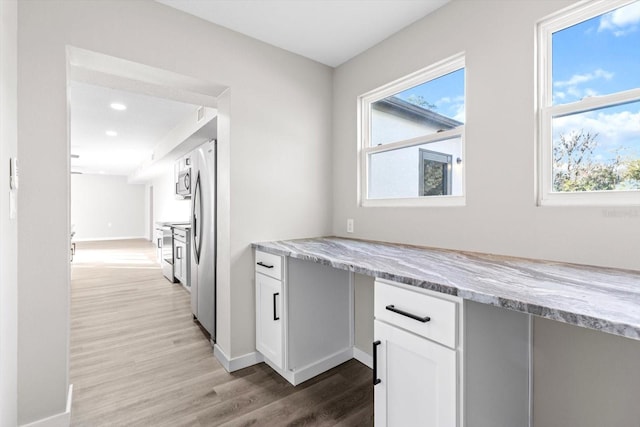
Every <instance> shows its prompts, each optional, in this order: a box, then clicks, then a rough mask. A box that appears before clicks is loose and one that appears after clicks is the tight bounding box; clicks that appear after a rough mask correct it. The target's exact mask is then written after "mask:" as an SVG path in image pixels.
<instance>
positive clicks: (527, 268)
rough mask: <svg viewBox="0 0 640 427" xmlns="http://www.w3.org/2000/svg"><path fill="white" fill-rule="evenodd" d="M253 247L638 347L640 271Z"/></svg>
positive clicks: (342, 248) (415, 251)
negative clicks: (621, 338) (632, 341)
mask: <svg viewBox="0 0 640 427" xmlns="http://www.w3.org/2000/svg"><path fill="white" fill-rule="evenodd" d="M252 246H253V247H254V248H256V249H259V250H261V251H264V252H269V253H272V254H276V255H284V256H289V257H291V258H297V259H301V260H306V261H312V262H316V263H320V264H324V265H330V266H332V267H335V268H339V269H343V270H349V271H353V272H356V273H361V274H366V275H369V276H375V277H380V278H384V279H389V280H394V281H396V282H401V283H405V284H408V285H412V286H418V287H421V288H425V289H430V290H433V291H436V292H441V293H445V294H449V295H457V296H459V297H461V298H463V299H467V300H470V301H476V302H480V303H484V304H490V305H494V306H497V307H504V308H507V309H511V310H515V311H520V312H523V313H530V314H534V315H536V316H541V317H545V318H547V319H553V320H557V321H560V322H564V323H569V324H572V325H578V326H583V327H586V328H590V329H595V330H598V331H602V332H608V333H611V334H615V335H620V336H624V337H628V338H632V339H636V340H640V271H634V270H620V269H613V268H603V267H593V266H586V265H577V264H566V263H559V262H551V261H539V260H533V259H525V258H514V257H504V256H497V255H489V254H482V253H473V252H461V251H453V250H445V249H435V248H424V247H418V246H409V245H401V244H393V243H381V242H371V241H365V240H354V239H346V238H340V237H319V238H311V239H300V240H285V241H277V242H264V243H254V244H253V245H252ZM639 268H640V260H639Z"/></svg>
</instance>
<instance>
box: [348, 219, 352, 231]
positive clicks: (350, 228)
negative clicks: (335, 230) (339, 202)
mask: <svg viewBox="0 0 640 427" xmlns="http://www.w3.org/2000/svg"><path fill="white" fill-rule="evenodd" d="M347 233H353V218H349V219H347Z"/></svg>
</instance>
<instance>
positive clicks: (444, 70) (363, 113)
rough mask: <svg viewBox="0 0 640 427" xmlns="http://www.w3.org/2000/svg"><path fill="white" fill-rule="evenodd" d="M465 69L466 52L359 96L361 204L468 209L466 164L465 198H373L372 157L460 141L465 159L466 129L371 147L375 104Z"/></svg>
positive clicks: (359, 181) (463, 172)
mask: <svg viewBox="0 0 640 427" xmlns="http://www.w3.org/2000/svg"><path fill="white" fill-rule="evenodd" d="M462 68H465V59H464V53H459V54H457V55H454V56H452V57H449V58H447V59H444V60H442V61H439V62H437V63H435V64H433V65H431V66H429V67H426V68H423V69H422V70H418V71H416V72H415V73H412V74H410V75H408V76H405V77H403V78H401V79H398V80H395V81H393V82H391V83H388V84H386V85H384V86H381V87H379V88H377V89H374V90H372V91H370V92H367V93H365V94H364V95H361V96H359V97H358V111H357V114H358V170H359V172H360V173H359V174H358V201H359V205H360V206H363V207H404V206H408V207H411V206H414V207H421V206H464V205H465V201H466V176H465V167H464V163H463V164H462V196H425V197H412V198H392V199H369V198H367V195H368V194H369V188H368V186H369V156H371V155H372V154H375V153H380V152H385V151H391V150H397V149H399V148H406V147H413V146H416V145H422V144H427V143H432V142H438V141H443V140H447V139H453V138H460V141H461V142H460V143H461V145H462V147H461V150H462V151H461V152H462V158H463V159H466V157H465V144H464V128H465V126H464V125H462V126H458V127H457V128H454V129H449V130H446V131H442V132H438V133H433V134H429V135H424V136H420V137H417V138H411V139H406V140H402V141H397V142H393V143H389V144H382V145H378V146H375V147H371V146H369V145H368V144H369V141H370V138H371V135H370V130H371V104H373V103H375V102H376V101H379V100H381V99H384V98H386V97H388V96H391V95H393V94H396V93H398V92H402V91H403V90H405V89H409V88H411V87H413V86H417V85H420V84H422V83H425V82H427V81H430V80H434V79H437V78H438V77H442V76H444V75H446V74H449V73H452V72H454V71H457V70H460V69H462ZM465 80H466V72H465ZM464 86H465V94H464V96H465V108H466V83H465V85H464Z"/></svg>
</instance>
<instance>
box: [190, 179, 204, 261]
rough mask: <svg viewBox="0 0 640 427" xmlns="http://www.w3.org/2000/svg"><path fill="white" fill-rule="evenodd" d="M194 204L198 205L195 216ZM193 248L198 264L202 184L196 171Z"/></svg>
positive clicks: (200, 243)
mask: <svg viewBox="0 0 640 427" xmlns="http://www.w3.org/2000/svg"><path fill="white" fill-rule="evenodd" d="M196 205H198V215H197V216H196ZM192 209H193V248H194V253H195V255H196V256H195V260H196V264H200V252H201V249H202V230H200V228H201V227H202V225H201V224H198V222H202V221H198V216H199V217H200V220H202V186H201V184H200V172H199V171H198V176H197V178H196V186H195V189H194V193H193V203H192Z"/></svg>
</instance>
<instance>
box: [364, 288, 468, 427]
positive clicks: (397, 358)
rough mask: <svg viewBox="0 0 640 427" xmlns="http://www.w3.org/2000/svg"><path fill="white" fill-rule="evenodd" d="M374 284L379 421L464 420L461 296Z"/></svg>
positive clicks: (438, 424) (451, 423) (430, 424)
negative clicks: (461, 405) (460, 400)
mask: <svg viewBox="0 0 640 427" xmlns="http://www.w3.org/2000/svg"><path fill="white" fill-rule="evenodd" d="M375 286H376V288H375V302H374V311H375V318H376V320H375V321H374V325H375V326H374V336H375V341H374V345H373V351H374V370H375V375H376V383H377V384H375V387H374V401H375V425H376V427H383V426H384V427H386V426H389V427H394V426H403V427H410V426H416V427H417V426H421V427H443V426H447V427H455V426H458V425H460V424H459V421H458V417H459V405H458V390H459V388H460V384H459V381H458V378H459V377H460V375H459V369H458V366H459V365H458V354H459V351H458V348H457V343H458V340H457V338H456V337H457V336H458V331H457V328H458V325H459V322H458V320H459V319H458V312H459V310H458V306H459V305H460V301H458V300H456V299H442V298H437V297H434V296H432V295H427V294H424V293H421V292H414V291H412V290H408V289H404V288H399V287H396V286H393V285H391V284H388V283H384V282H381V281H376V285H375Z"/></svg>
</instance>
